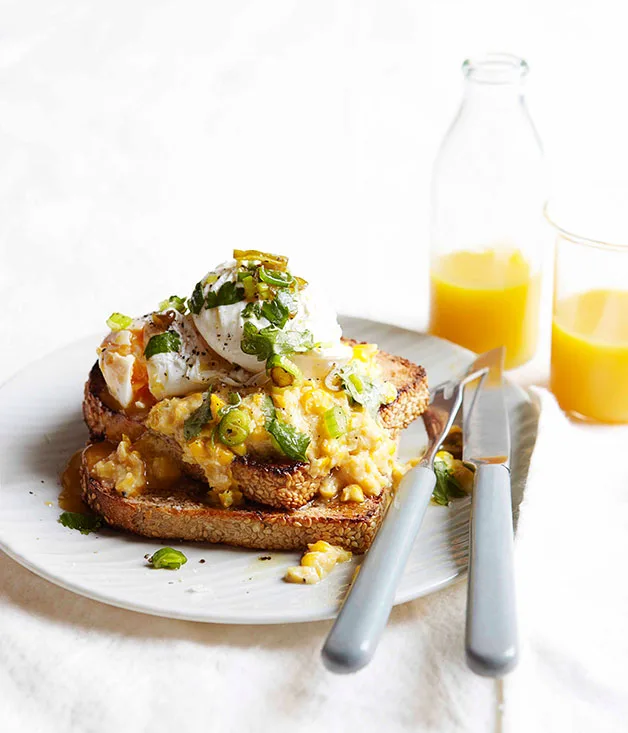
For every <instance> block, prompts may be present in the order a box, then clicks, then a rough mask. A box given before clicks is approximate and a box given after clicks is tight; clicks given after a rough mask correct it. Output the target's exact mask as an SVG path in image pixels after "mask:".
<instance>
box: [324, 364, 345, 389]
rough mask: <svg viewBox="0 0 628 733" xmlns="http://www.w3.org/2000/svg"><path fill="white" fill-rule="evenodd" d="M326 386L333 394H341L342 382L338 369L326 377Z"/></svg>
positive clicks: (334, 369)
mask: <svg viewBox="0 0 628 733" xmlns="http://www.w3.org/2000/svg"><path fill="white" fill-rule="evenodd" d="M325 386H326V387H327V389H328V390H330V391H331V392H340V390H341V389H342V381H341V379H340V374H339V373H338V369H337V368H336V367H334V368H333V369H332V370H331V371H330V372H329V373H328V374H327V376H326V377H325Z"/></svg>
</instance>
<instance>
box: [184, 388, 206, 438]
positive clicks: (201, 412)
mask: <svg viewBox="0 0 628 733" xmlns="http://www.w3.org/2000/svg"><path fill="white" fill-rule="evenodd" d="M211 393H212V390H211V389H210V390H209V391H208V392H206V393H205V396H204V397H203V402H202V404H201V406H200V407H198V408H197V409H196V410H194V412H193V413H192V414H191V415H190V416H189V417H188V418H187V419H186V420H185V422H184V423H183V437H184V438H185V439H186V440H191V439H192V438H196V437H197V436H198V435H200V432H201V430H202V429H203V428H204V427H205V425H207V423H208V422H209V421H210V420H211V419H212V408H211Z"/></svg>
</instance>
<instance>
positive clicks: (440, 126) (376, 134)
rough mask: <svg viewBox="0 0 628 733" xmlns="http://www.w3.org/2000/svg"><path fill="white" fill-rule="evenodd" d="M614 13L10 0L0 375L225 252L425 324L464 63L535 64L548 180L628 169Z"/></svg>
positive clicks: (149, 302)
mask: <svg viewBox="0 0 628 733" xmlns="http://www.w3.org/2000/svg"><path fill="white" fill-rule="evenodd" d="M625 27H626V23H625V17H624V14H623V12H622V6H621V4H620V3H616V2H593V1H591V2H582V0H581V1H580V2H578V1H575V2H574V1H572V2H559V1H558V0H553V2H547V0H545V1H541V0H531V1H527V2H503V1H501V2H500V1H499V0H495V2H486V0H478V1H476V2H453V1H452V0H441V1H440V2H436V1H435V0H432V1H431V2H424V1H423V2H419V1H418V0H417V1H416V2H410V1H406V2H400V1H399V0H385V1H384V0H381V1H380V2H374V1H373V0H370V1H369V0H361V1H359V2H358V0H355V1H348V0H335V1H334V2H331V1H330V0H316V1H314V0H310V1H307V0H298V1H295V0H286V1H284V2H280V1H278V0H265V1H264V2H244V1H243V0H230V2H207V1H206V0H205V1H201V0H199V1H197V2H173V1H164V0H134V1H129V0H117V1H116V0H112V1H110V2H98V1H97V0H20V1H19V2H17V1H16V2H7V1H6V0H5V1H4V2H2V3H0V247H1V256H0V289H1V290H0V292H1V293H2V295H3V296H4V297H3V299H4V309H3V314H2V316H0V318H1V324H0V337H1V338H2V344H3V347H2V350H1V352H0V353H1V354H2V360H1V362H0V377H2V378H4V377H6V376H8V375H9V374H10V373H11V372H12V371H14V370H15V369H17V368H18V367H19V366H21V365H22V364H24V363H27V362H28V361H30V360H32V359H33V358H34V357H36V356H38V355H40V354H42V353H45V352H46V351H49V350H51V349H53V348H55V347H56V346H58V345H61V344H63V343H67V342H69V341H71V340H73V339H74V338H75V337H79V336H81V335H84V334H89V333H93V332H94V331H96V330H98V329H101V328H103V321H104V319H105V318H106V317H107V316H108V315H109V313H110V312H111V311H112V310H119V311H122V312H125V313H131V314H133V313H144V312H146V311H147V310H150V309H151V308H152V307H153V306H154V305H155V304H156V303H157V302H158V301H159V300H160V299H162V298H163V297H164V296H165V295H169V294H170V293H171V292H177V293H181V294H185V293H187V292H189V291H190V289H191V286H192V285H193V284H194V282H196V280H197V279H198V276H199V273H203V272H205V271H206V270H208V269H210V268H211V267H212V266H213V265H214V264H215V263H216V262H218V261H220V260H222V259H225V258H226V257H228V256H229V254H230V251H231V249H232V248H233V247H255V248H260V249H269V250H271V251H279V252H286V253H288V254H290V255H291V256H292V258H293V263H294V267H295V269H296V270H297V271H298V270H305V271H307V272H309V273H310V274H312V273H314V275H316V273H319V274H320V275H322V276H324V277H325V278H326V282H327V284H328V289H329V291H330V295H331V297H332V298H333V300H334V302H335V303H336V305H337V306H338V308H339V309H340V310H342V311H344V312H348V313H360V314H366V315H372V316H377V317H379V318H381V319H382V320H390V321H396V322H399V323H402V324H408V325H411V326H415V327H421V326H423V325H424V323H425V311H426V290H425V283H426V278H425V275H426V255H427V247H428V234H429V233H428V210H429V180H430V169H431V165H432V162H433V159H434V157H435V154H436V152H437V148H438V145H439V143H440V141H441V139H442V137H443V135H444V133H445V131H446V129H447V126H448V125H449V123H450V121H451V118H452V117H453V114H454V112H455V110H456V107H457V105H458V103H459V100H460V93H461V78H462V77H461V74H460V71H459V67H460V64H461V62H462V60H463V59H464V58H465V57H466V56H468V55H470V54H474V53H482V52H483V51H486V50H502V51H509V52H513V53H516V54H520V55H522V56H524V57H525V58H526V59H527V60H528V61H529V63H530V66H531V73H530V76H529V79H528V85H527V86H528V98H529V107H530V111H531V114H532V116H533V119H534V120H535V122H536V125H537V128H538V130H539V132H540V134H541V137H542V139H543V141H544V144H545V149H546V153H547V157H548V160H549V163H550V168H551V169H552V171H553V176H554V188H556V187H557V186H558V187H559V188H560V186H561V185H562V183H563V182H573V181H574V180H577V179H581V180H587V179H591V177H593V178H596V179H597V178H607V179H622V178H623V177H624V172H625V170H626V168H627V167H626V157H627V154H628V151H627V149H626V143H625V141H626V130H627V129H628V110H627V105H626V63H625V60H624V51H623V48H624V45H625Z"/></svg>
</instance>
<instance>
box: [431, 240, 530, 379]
mask: <svg viewBox="0 0 628 733" xmlns="http://www.w3.org/2000/svg"><path fill="white" fill-rule="evenodd" d="M540 287H541V283H540V274H539V271H538V269H536V268H534V267H533V265H532V264H531V263H530V262H529V261H528V260H527V259H526V257H525V255H524V254H523V253H522V252H521V250H519V249H515V248H490V249H483V250H482V249H480V250H460V251H457V252H451V253H449V254H443V255H439V256H437V257H435V258H434V259H433V261H432V265H431V270H430V333H433V334H434V335H436V336H440V337H441V338H445V339H448V340H449V341H454V342H455V343H457V344H460V345H461V346H464V347H466V348H467V349H471V350H472V351H475V352H476V353H482V352H484V351H488V350H489V349H492V348H495V347H496V346H502V345H503V346H505V347H506V368H507V369H511V368H513V367H516V366H519V365H520V364H523V363H525V362H526V361H528V360H529V359H530V358H532V356H533V355H534V352H535V349H536V344H537V339H538V313H539V299H540Z"/></svg>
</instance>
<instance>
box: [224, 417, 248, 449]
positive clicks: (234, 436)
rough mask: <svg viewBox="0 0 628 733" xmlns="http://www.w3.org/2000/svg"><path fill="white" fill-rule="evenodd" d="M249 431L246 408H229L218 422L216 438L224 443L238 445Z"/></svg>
mask: <svg viewBox="0 0 628 733" xmlns="http://www.w3.org/2000/svg"><path fill="white" fill-rule="evenodd" d="M250 432H251V418H250V417H249V413H248V412H247V411H246V410H239V409H233V410H229V412H227V414H226V415H224V417H223V418H222V420H221V421H220V423H219V424H218V438H219V439H220V441H221V442H222V443H224V444H225V445H240V444H241V443H244V441H245V440H246V439H247V438H248V436H249V433H250Z"/></svg>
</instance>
